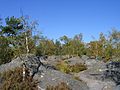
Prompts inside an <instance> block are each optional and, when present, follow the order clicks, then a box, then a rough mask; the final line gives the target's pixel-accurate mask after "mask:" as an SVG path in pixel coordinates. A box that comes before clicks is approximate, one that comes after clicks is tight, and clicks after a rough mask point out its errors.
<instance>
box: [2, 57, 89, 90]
mask: <svg viewBox="0 0 120 90" xmlns="http://www.w3.org/2000/svg"><path fill="white" fill-rule="evenodd" d="M23 65H24V66H25V67H26V68H28V69H29V72H30V75H31V76H32V77H33V78H34V79H36V80H37V81H38V88H39V90H45V89H46V87H47V86H48V85H53V86H54V85H57V84H58V83H60V82H65V83H67V85H68V86H69V87H70V88H71V89H72V90H88V87H87V85H86V84H85V83H84V82H82V81H78V80H75V79H74V78H73V77H72V76H71V75H68V74H65V73H62V72H60V71H57V70H55V68H54V67H53V66H52V65H50V64H47V63H46V60H45V59H43V58H42V57H36V56H34V55H29V56H26V55H23V56H21V57H19V58H16V59H14V60H12V61H11V62H10V63H7V64H4V65H1V66H0V72H4V71H8V70H11V69H14V68H16V67H21V66H23Z"/></svg>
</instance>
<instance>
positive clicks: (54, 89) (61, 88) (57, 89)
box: [46, 82, 71, 90]
mask: <svg viewBox="0 0 120 90" xmlns="http://www.w3.org/2000/svg"><path fill="white" fill-rule="evenodd" d="M46 90H71V89H70V88H69V86H68V85H67V84H66V83H64V82H61V83H59V84H58V85H57V86H50V85H49V86H47V89H46Z"/></svg>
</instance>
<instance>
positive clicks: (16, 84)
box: [0, 68, 37, 90]
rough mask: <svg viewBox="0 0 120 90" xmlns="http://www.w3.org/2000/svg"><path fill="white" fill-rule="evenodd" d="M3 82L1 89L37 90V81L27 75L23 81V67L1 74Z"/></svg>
mask: <svg viewBox="0 0 120 90" xmlns="http://www.w3.org/2000/svg"><path fill="white" fill-rule="evenodd" d="M0 77H1V78H2V84H1V86H0V90H37V81H35V80H32V78H31V77H30V76H28V75H27V76H26V78H25V80H24V81H23V77H22V68H16V69H15V70H10V71H7V72H4V73H1V74H0Z"/></svg>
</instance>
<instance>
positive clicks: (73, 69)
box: [56, 61, 87, 73]
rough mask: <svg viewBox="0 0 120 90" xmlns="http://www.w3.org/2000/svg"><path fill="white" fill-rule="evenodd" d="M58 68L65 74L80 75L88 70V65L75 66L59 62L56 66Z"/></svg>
mask: <svg viewBox="0 0 120 90" xmlns="http://www.w3.org/2000/svg"><path fill="white" fill-rule="evenodd" d="M56 68H57V69H58V70H60V71H61V72H64V73H78V72H80V71H83V70H86V69H87V67H86V65H84V64H81V63H79V64H75V65H69V64H68V63H67V62H65V61H59V62H58V63H57V64H56Z"/></svg>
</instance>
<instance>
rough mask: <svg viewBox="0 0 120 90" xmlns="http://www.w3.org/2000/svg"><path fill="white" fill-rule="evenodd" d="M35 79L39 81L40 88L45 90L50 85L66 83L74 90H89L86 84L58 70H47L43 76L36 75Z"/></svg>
mask: <svg viewBox="0 0 120 90" xmlns="http://www.w3.org/2000/svg"><path fill="white" fill-rule="evenodd" d="M34 79H37V80H40V81H39V88H40V89H42V90H45V89H46V87H47V86H48V85H52V86H56V85H58V84H59V83H60V82H65V83H66V84H67V85H68V86H69V87H70V88H71V89H72V90H89V89H88V87H87V85H86V83H84V82H82V81H78V80H75V79H73V77H72V76H71V75H67V74H64V73H62V72H60V71H56V70H47V71H46V72H42V75H41V76H40V75H39V74H36V75H35V76H34Z"/></svg>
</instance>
